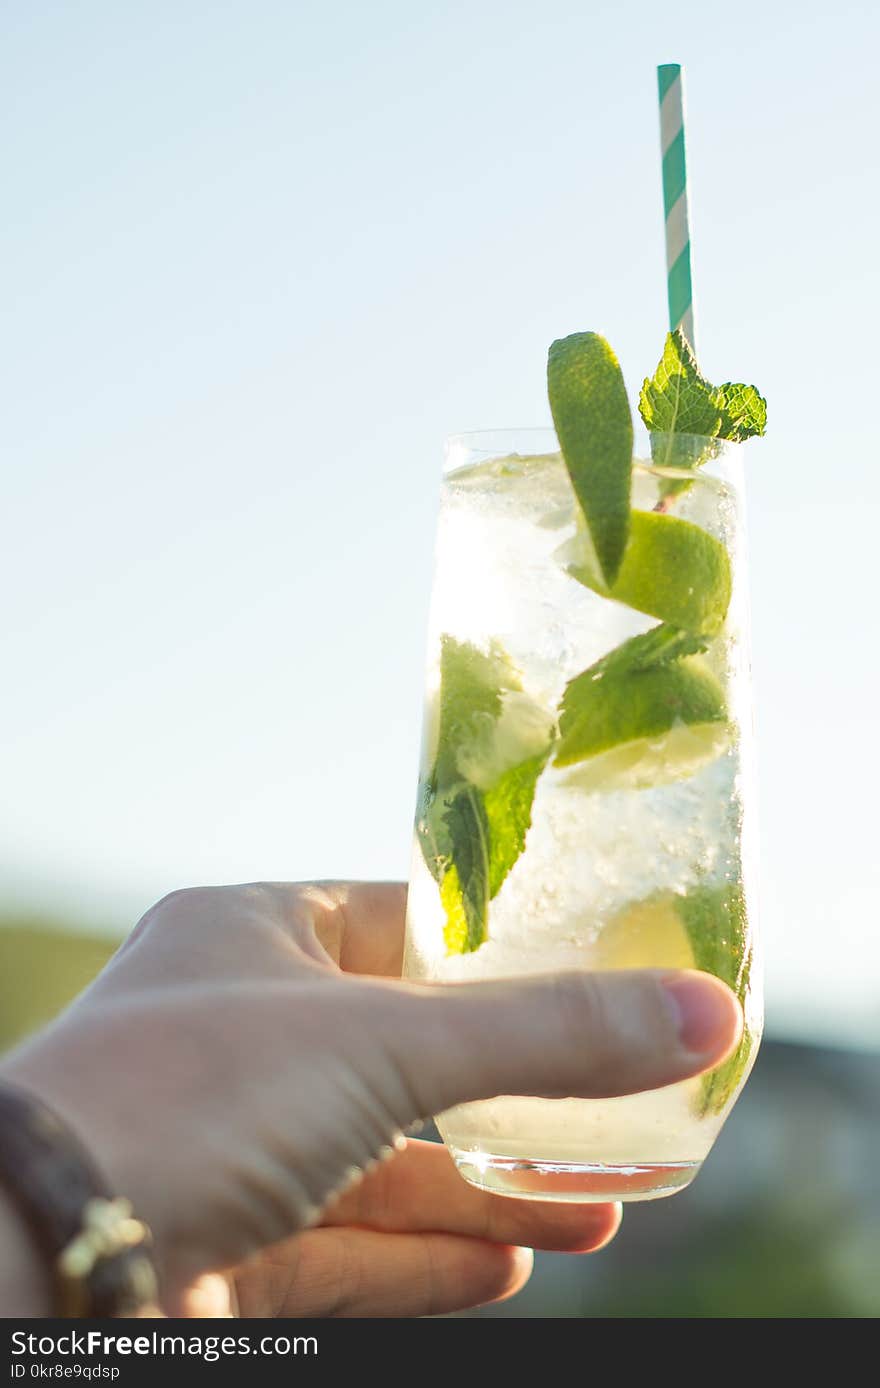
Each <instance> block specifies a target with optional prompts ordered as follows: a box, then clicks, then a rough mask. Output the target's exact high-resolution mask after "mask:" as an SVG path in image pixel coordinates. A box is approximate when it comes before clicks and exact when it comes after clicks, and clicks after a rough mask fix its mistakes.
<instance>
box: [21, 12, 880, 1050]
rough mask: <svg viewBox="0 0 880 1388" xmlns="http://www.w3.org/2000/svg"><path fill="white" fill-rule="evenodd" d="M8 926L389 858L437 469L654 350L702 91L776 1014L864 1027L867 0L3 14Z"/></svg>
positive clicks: (872, 1004)
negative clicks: (661, 112)
mask: <svg viewBox="0 0 880 1388" xmlns="http://www.w3.org/2000/svg"><path fill="white" fill-rule="evenodd" d="M2 27H3V31H4V32H3V43H2V50H3V56H2V59H0V67H2V81H0V102H2V107H3V111H2V126H3V129H4V131H5V143H6V150H5V157H4V170H5V174H4V181H5V193H6V207H7V215H6V217H5V218H4V220H3V226H2V228H0V251H2V264H3V266H4V275H5V284H4V299H5V301H6V330H5V332H4V334H3V347H2V354H3V361H2V371H3V380H4V382H5V385H6V392H5V394H6V402H5V408H4V412H3V415H4V419H3V424H2V432H3V436H4V439H3V442H4V449H3V452H4V457H5V459H6V463H5V466H4V479H5V496H6V501H5V506H4V512H5V524H4V543H3V546H2V557H0V565H2V569H3V573H2V593H3V601H4V607H5V609H6V610H5V615H4V628H5V630H6V633H7V634H6V637H5V641H4V647H5V657H6V660H5V669H6V678H5V680H4V685H3V693H2V696H0V698H2V718H3V730H4V738H3V743H4V758H3V760H4V763H5V766H4V772H3V784H4V795H3V796H2V807H0V814H2V824H0V843H2V847H0V900H2V901H5V902H6V903H7V904H8V905H15V906H25V907H32V908H34V909H43V908H46V909H51V910H60V911H63V912H64V913H65V914H66V915H67V916H69V917H70V918H71V919H74V920H80V921H83V922H87V923H94V924H97V925H100V926H102V927H110V926H114V925H115V926H117V927H126V926H128V925H129V924H131V923H133V921H134V919H135V918H136V917H137V915H138V914H139V913H140V912H141V911H142V910H143V909H144V908H145V907H146V906H147V905H148V904H149V903H150V902H151V900H153V899H154V898H155V897H156V896H157V895H159V894H161V893H163V892H165V891H167V890H169V889H170V888H172V887H174V886H178V885H181V884H185V883H190V882H197V881H240V880H250V879H253V878H259V877H276V878H298V877H310V876H317V875H332V876H346V875H356V876H375V875H393V876H397V875H404V874H405V872H406V868H407V862H408V853H409V831H410V823H411V814H412V805H413V798H414V789H415V785H414V782H415V772H416V759H417V750H418V738H419V718H420V697H421V684H422V662H423V650H424V631H425V621H426V615H427V603H428V597H429V590H430V578H431V550H432V542H433V530H434V519H435V508H436V500H437V484H438V479H439V470H440V463H441V443H442V439H443V437H444V436H445V435H447V434H450V433H454V432H459V431H461V430H464V429H472V428H480V427H499V426H519V425H528V424H534V425H542V424H546V423H548V422H549V416H548V409H547V403H546V397H545V391H544V360H545V354H546V349H547V345H548V343H549V342H550V340H551V339H552V338H553V337H556V336H560V335H562V334H565V333H567V332H570V331H575V330H578V329H584V328H594V329H597V330H599V331H601V332H603V333H605V334H606V335H607V336H608V337H609V338H610V340H611V341H612V343H613V344H614V346H615V348H616V350H617V351H618V354H619V356H620V358H621V361H622V363H623V366H624V370H625V372H626V374H627V378H628V382H629V384H630V387H631V389H634V388H637V386H638V384H639V381H640V379H641V376H642V375H643V374H644V373H645V372H646V371H647V370H648V369H649V368H650V367H652V366H653V364H654V362H655V360H656V358H657V356H658V353H659V348H660V344H661V341H662V334H663V331H664V328H665V300H664V269H663V240H662V215H661V202H660V182H659V155H658V133H657V111H656V94H655V75H654V69H655V66H656V64H657V63H660V62H669V61H681V62H683V63H684V64H685V68H686V83H687V96H688V150H689V164H690V183H691V202H692V213H693V237H694V273H695V286H696V300H697V333H698V342H699V346H700V355H701V359H702V362H703V365H704V368H705V370H706V373H707V374H708V375H709V376H710V377H716V378H718V379H730V378H734V379H736V378H740V379H746V380H754V381H756V382H757V383H758V384H759V385H760V386H761V388H762V389H763V391H764V393H765V394H766V395H767V396H768V398H769V401H770V434H769V437H768V438H767V440H766V441H764V442H763V443H761V444H760V445H758V446H757V447H755V448H754V449H753V451H752V454H751V459H750V483H751V486H750V492H749V519H750V548H751V558H752V568H751V577H752V593H753V607H754V654H755V674H756V687H757V695H758V734H759V759H760V764H759V770H760V815H761V825H762V846H763V888H764V892H763V895H764V922H763V923H764V933H765V939H766V946H767V962H768V993H769V1002H770V1009H771V1019H772V1020H773V1022H774V1023H775V1025H776V1029H777V1030H787V1031H789V1032H793V1033H799V1034H805V1033H809V1032H813V1031H817V1032H822V1033H823V1034H828V1035H832V1036H839V1037H841V1038H846V1037H853V1036H855V1037H860V1038H862V1039H866V1038H871V1037H873V1039H875V1040H877V1039H878V1038H880V1009H878V1004H877V1001H876V998H877V994H878V985H880V946H878V943H877V941H878V931H877V921H878V903H880V880H878V879H880V866H878V864H880V854H878V852H877V848H876V832H875V827H874V826H875V823H876V818H877V814H876V789H875V786H876V780H877V760H878V758H877V752H876V733H875V722H876V708H877V702H878V698H877V696H878V687H880V678H878V663H880V657H878V645H877V641H876V636H875V632H876V622H877V619H876V604H875V600H874V594H875V592H876V587H877V584H876V578H875V573H876V547H877V536H878V533H880V530H878V522H880V482H878V460H877V428H876V425H875V423H874V421H873V420H872V418H871V409H872V407H873V404H874V400H875V398H876V386H875V378H876V372H877V351H878V349H877V345H876V321H877V312H878V301H880V294H878V290H880V269H878V258H877V228H878V221H880V215H878V214H880V193H878V185H880V179H878V171H877V166H876V152H875V141H876V131H877V128H878V117H880V93H878V87H877V82H876V65H875V56H876V53H877V51H878V47H880V23H878V17H877V10H876V8H875V7H874V6H871V5H868V4H867V3H861V4H855V3H852V2H851V0H850V2H849V3H847V0H843V3H840V4H837V5H836V6H834V7H833V9H831V8H829V7H828V6H827V5H819V4H810V3H806V4H805V3H800V4H797V5H795V4H789V3H785V2H784V0H783V3H777V4H774V5H773V6H768V5H766V3H762V4H756V3H752V0H746V3H743V4H740V5H739V6H738V7H737V9H736V13H735V16H734V15H732V14H731V13H730V12H729V11H724V12H722V11H719V10H718V9H717V7H714V8H713V7H707V6H705V5H702V4H696V3H682V4H675V3H671V4H665V5H663V6H648V5H645V4H620V5H618V6H615V7H611V6H601V7H600V6H585V5H583V4H576V3H574V0H548V2H547V3H544V4H542V5H541V6H536V5H534V4H528V5H527V4H522V3H517V0H507V2H506V3H495V0H471V3H466V4H465V3H462V4H455V3H453V4H443V5H423V6H413V5H412V4H410V3H398V0H376V3H373V4H371V5H369V6H364V5H359V4H353V3H340V4H334V5H329V4H328V5H318V4H316V3H314V4H296V5H291V4H286V3H280V0H277V2H273V0H251V2H250V3H248V4H245V3H243V0H229V3H225V4H216V3H214V4H203V3H188V4H186V5H184V6H180V5H177V4H170V3H168V2H167V0H154V3H153V4H151V5H150V6H148V7H147V6H120V5H114V4H110V3H72V4H69V3H65V4H60V3H43V4H40V5H38V6H26V5H22V6H17V7H14V8H10V7H7V10H6V13H5V17H4V20H3V25H2Z"/></svg>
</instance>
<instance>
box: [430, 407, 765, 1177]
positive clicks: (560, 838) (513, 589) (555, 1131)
mask: <svg viewBox="0 0 880 1388" xmlns="http://www.w3.org/2000/svg"><path fill="white" fill-rule="evenodd" d="M651 445H652V446H653V453H652V451H651ZM651 445H649V442H648V440H647V438H645V439H644V441H640V442H639V443H637V449H636V452H637V458H638V457H640V458H642V459H648V460H650V459H652V458H653V459H654V460H656V459H658V458H662V459H663V460H664V461H668V460H669V459H673V460H674V461H677V462H678V463H679V464H681V462H682V461H683V460H684V461H688V460H689V459H690V458H692V457H694V456H697V455H699V454H700V453H701V452H702V453H705V452H706V449H707V441H706V440H688V439H682V438H680V437H676V438H674V439H673V438H668V439H665V440H664V439H663V438H661V437H660V436H657V435H654V436H653V439H652V440H651ZM708 451H709V452H710V453H711V454H712V456H711V457H710V458H709V460H708V461H707V462H705V463H704V465H703V466H702V467H700V468H699V470H697V471H694V470H690V469H688V468H687V467H683V466H679V467H677V468H676V467H668V466H663V467H660V466H657V465H656V464H655V463H653V462H651V461H636V462H635V463H634V467H633V486H632V508H633V511H634V512H637V511H641V512H644V513H654V514H655V515H661V514H666V515H670V516H676V517H678V518H679V519H680V520H684V521H687V522H690V523H691V527H693V526H697V527H700V529H701V531H703V532H705V533H708V535H709V536H712V537H714V539H715V540H716V541H720V543H721V544H722V545H723V546H724V548H725V550H726V552H727V556H728V558H729V561H730V569H729V573H730V579H731V580H732V585H731V587H730V588H729V590H725V599H726V592H727V591H729V592H730V602H729V606H728V607H727V612H726V617H725V619H724V623H723V626H722V627H721V628H720V630H719V631H718V632H717V634H715V635H712V636H711V639H707V638H704V639H703V641H702V642H696V643H694V644H695V646H696V647H697V650H696V651H695V652H694V651H693V650H692V649H691V648H690V647H688V648H686V649H685V651H684V656H685V660H686V661H687V662H690V668H692V669H694V670H696V669H697V667H699V670H700V671H701V672H703V673H701V674H700V675H699V676H698V678H699V679H701V680H708V681H710V682H711V685H712V688H714V689H719V687H720V689H721V690H723V694H724V702H725V704H726V709H725V713H724V717H723V720H721V721H719V720H718V719H715V721H714V722H711V723H709V722H704V723H700V724H699V725H698V726H695V725H693V723H690V722H689V721H688V719H687V718H684V719H683V720H678V721H677V722H676V724H675V726H674V727H673V728H672V729H671V730H669V731H668V732H667V733H665V734H663V735H662V736H653V737H651V736H648V737H645V738H642V739H638V738H633V739H631V740H630V741H629V742H628V744H627V745H626V747H625V748H624V749H623V750H622V751H621V749H620V748H617V749H615V748H613V747H612V748H611V751H610V753H609V752H606V754H605V755H604V756H601V755H595V756H591V757H590V758H589V759H587V760H585V761H583V762H582V763H581V764H580V765H579V766H576V767H572V766H564V767H562V766H558V765H555V764H554V755H555V754H554V753H551V755H550V757H549V760H548V761H547V763H546V765H544V767H543V770H542V771H541V773H540V775H539V777H538V780H537V785H536V789H535V792H534V800H533V803H532V806H531V823H530V826H529V827H528V829H527V833H526V835H525V841H524V846H523V847H522V851H521V852H520V853H519V856H518V857H517V858H516V860H515V861H514V862H513V864H512V866H509V870H508V871H507V875H506V876H505V877H504V879H503V881H502V883H501V885H500V888H499V887H498V886H497V884H496V885H495V887H494V891H493V889H492V888H491V887H490V888H488V889H487V899H488V894H489V893H490V892H491V893H492V895H491V900H488V912H487V916H486V927H485V939H484V940H483V942H482V943H480V942H479V941H477V947H475V948H474V947H470V948H465V950H464V951H463V952H459V949H460V946H461V938H462V937H461V934H460V933H459V935H458V936H457V937H456V935H455V929H454V928H453V926H452V925H451V921H452V916H451V915H450V904H449V900H448V899H446V897H445V894H444V882H447V878H446V875H445V873H446V872H448V869H449V862H450V861H451V860H450V859H448V858H446V859H444V858H443V847H444V846H443V844H441V845H440V848H439V849H437V850H436V851H434V850H435V848H436V845H435V844H434V843H433V841H432V840H431V837H430V834H431V822H430V820H431V815H432V814H434V815H435V819H434V821H433V823H434V824H435V825H436V822H437V821H436V814H437V810H438V808H439V807H438V806H437V805H436V804H432V796H433V793H434V792H433V790H432V786H436V775H435V773H436V768H437V767H438V766H439V758H440V757H444V758H445V759H446V762H447V764H449V763H450V759H452V762H454V763H455V770H454V772H453V773H449V772H448V771H447V775H446V781H447V782H448V781H449V780H450V775H452V776H458V775H461V776H464V777H465V778H467V779H468V781H474V782H476V783H478V784H479V786H481V787H482V790H481V792H480V793H481V794H482V793H483V792H485V793H486V794H487V795H488V794H490V793H491V791H490V790H489V789H488V787H489V786H490V785H491V783H493V780H494V782H496V783H497V779H498V777H499V776H500V775H501V774H503V773H504V770H505V769H506V767H508V766H509V764H510V762H511V760H513V761H515V760H516V759H517V758H519V759H520V760H522V757H523V755H524V754H525V755H528V752H529V748H530V742H529V740H530V738H531V739H532V742H531V751H532V752H534V749H535V747H537V746H538V745H539V743H540V739H541V737H542V736H544V734H545V733H546V731H547V729H548V728H549V729H553V727H554V725H556V719H557V711H558V709H559V705H560V700H561V699H562V696H563V692H564V691H565V688H566V685H567V684H568V682H569V681H571V680H572V679H574V677H576V676H577V675H579V674H581V673H582V672H584V671H586V670H587V669H588V668H589V667H591V666H593V665H594V664H595V663H596V662H597V661H598V660H600V659H601V658H602V657H604V656H607V655H608V653H609V652H611V651H612V650H615V651H616V650H617V648H619V647H620V646H621V644H622V643H624V642H626V641H628V640H630V639H631V638H633V637H635V636H637V635H639V633H644V632H647V631H649V630H650V629H652V628H654V627H656V626H657V625H658V618H657V616H656V615H654V616H651V615H647V614H646V613H644V612H642V611H640V610H636V608H635V607H633V606H630V605H627V604H626V603H624V602H622V601H617V600H615V599H613V598H611V597H608V596H605V595H602V593H600V592H599V591H595V590H594V588H592V587H590V586H587V585H586V584H585V583H584V582H582V581H578V579H577V578H576V577H573V576H572V572H571V569H572V567H574V568H576V567H577V564H576V560H577V555H578V553H579V551H578V545H581V544H582V543H583V526H582V524H581V525H580V526H579V524H578V518H579V511H578V507H577V502H576V499H575V496H574V492H573V490H572V487H571V483H570V481H569V477H568V473H567V471H566V468H565V466H564V463H563V461H562V458H561V455H560V452H559V445H558V442H557V440H556V436H555V434H554V433H553V431H552V430H531V429H530V430H519V431H499V432H495V433H490V434H466V435H460V436H458V437H455V438H453V439H451V440H450V441H449V442H448V444H447V450H446V459H447V464H446V468H445V471H444V478H443V487H442V497H441V507H440V519H439V534H438V544H437V553H436V569H435V581H434V592H433V600H432V607H431V618H430V629H429V644H428V676H427V702H426V712H425V718H424V732H423V752H422V766H421V780H420V793H419V805H418V810H417V817H416V835H415V844H414V851H413V864H412V874H411V879H410V890H409V900H408V910H407V947H406V959H405V966H404V971H405V973H406V975H407V976H408V977H411V978H416V979H423V980H425V979H427V980H439V981H452V980H472V979H485V978H500V977H505V976H510V975H516V974H525V973H539V972H546V971H548V970H555V969H566V968H581V969H614V968H641V967H652V968H700V969H706V970H708V971H710V972H712V973H715V974H717V975H718V976H719V977H721V978H723V979H724V981H725V982H726V983H728V984H730V985H731V986H732V987H733V988H734V989H735V991H736V992H737V994H738V996H739V997H740V999H741V1001H742V1003H743V1008H744V1012H745V1019H746V1024H745V1031H744V1035H743V1040H742V1043H741V1046H740V1048H739V1050H738V1051H737V1052H736V1054H735V1055H734V1056H733V1057H731V1059H729V1060H728V1061H726V1062H725V1063H724V1064H723V1065H722V1066H720V1067H718V1069H716V1070H715V1071H713V1072H712V1073H711V1074H710V1075H708V1076H700V1077H698V1078H695V1079H692V1080H687V1081H685V1082H683V1083H679V1084H675V1085H670V1086H667V1087H665V1088H663V1089H657V1090H652V1091H649V1092H646V1093H642V1094H637V1095H631V1096H626V1097H622V1098H611V1099H574V1098H572V1099H541V1098H522V1097H515V1096H502V1097H499V1098H497V1099H491V1100H486V1101H481V1102H479V1103H472V1104H466V1105H462V1106H460V1107H458V1108H455V1109H452V1110H450V1111H449V1112H447V1113H444V1114H442V1115H440V1117H439V1118H438V1120H437V1122H438V1127H439V1129H440V1132H441V1135H442V1136H443V1138H444V1140H445V1142H446V1144H447V1146H448V1147H449V1149H450V1151H451V1152H452V1155H453V1157H454V1159H455V1162H456V1164H457V1166H458V1168H459V1170H460V1171H461V1173H462V1175H463V1176H465V1178H466V1179H467V1180H469V1181H471V1182H472V1183H474V1184H475V1185H478V1186H481V1187H483V1188H485V1189H490V1190H496V1191H502V1192H504V1193H506V1194H509V1195H522V1196H528V1197H530V1198H532V1199H534V1198H546V1199H556V1200H572V1201H589V1200H609V1199H624V1200H645V1199H652V1198H655V1197H657V1196H661V1195H668V1194H672V1193H673V1192H675V1191H677V1190H680V1189H682V1188H683V1187H684V1186H686V1185H688V1184H689V1182H690V1181H691V1180H692V1179H693V1178H694V1176H695V1175H696V1173H697V1172H698V1171H699V1169H700V1166H701V1164H702V1162H703V1160H704V1158H705V1157H706V1155H707V1153H708V1151H709V1149H710V1148H711V1146H712V1144H713V1142H714V1140H715V1138H716V1137H717V1135H718V1132H719V1131H720V1129H721V1126H722V1124H723V1122H724V1120H725V1118H726V1117H727V1114H728V1113H729V1112H730V1109H731V1108H732V1106H733V1103H734V1101H735V1099H736V1096H737V1094H738V1093H739V1091H740V1089H741V1087H742V1085H743V1084H744V1082H745V1079H746V1077H747V1075H748V1072H749V1069H750V1068H751V1065H752V1062H753V1060H754V1056H755V1053H756V1051H757V1047H758V1043H759V1039H760V1032H761V1023H762V1010H761V993H760V982H759V970H758V966H757V963H756V958H755V928H754V892H755V855H754V852H753V845H754V838H755V834H754V825H753V814H754V807H753V798H754V797H753V789H752V774H751V764H752V733H751V703H750V672H749V652H748V601H747V593H746V588H745V554H744V531H743V515H742V466H741V457H740V456H739V455H740V454H741V451H742V446H741V445H740V446H738V445H731V444H713V445H711V447H710V449H709V450H708ZM640 524H643V526H644V527H649V526H651V525H653V524H654V522H652V521H648V520H645V521H643V522H640ZM635 525H636V522H633V527H635ZM633 527H631V534H634V533H635V529H634V528H633ZM666 529H667V530H668V529H669V527H668V526H667V527H666ZM678 533H681V528H679V532H678ZM697 538H698V539H701V537H697ZM705 543H706V544H708V545H710V546H711V545H712V542H711V541H706V542H705ZM712 551H713V553H717V551H718V546H717V545H716V546H712ZM721 558H722V560H723V555H722V556H721ZM669 562H672V563H673V565H674V556H673V557H672V558H671V559H670V560H669ZM725 572H727V566H726V563H725ZM643 578H644V580H645V582H647V583H648V586H649V587H650V586H651V583H655V584H656V583H661V584H662V583H666V582H667V581H671V582H673V584H674V582H675V575H674V574H672V575H670V574H669V573H660V572H658V573H657V574H643ZM707 582H710V580H708V579H707ZM679 586H680V585H679ZM687 591H688V593H690V594H692V593H693V591H694V590H693V587H691V588H689V589H688V590H687ZM680 597H681V595H680V594H679V598H680ZM683 600H684V601H685V603H687V600H688V599H687V594H686V595H685V598H684V599H683ZM650 601H651V599H649V603H650ZM664 601H665V600H664ZM722 610H723V608H722ZM661 615H662V614H661ZM688 616H690V612H689V611H688ZM716 625H717V624H716ZM701 644H702V646H703V647H704V649H703V650H700V649H699V646H700V645H701ZM628 649H629V648H628ZM444 652H445V656H444ZM450 652H452V653H453V654H454V653H458V655H459V656H461V654H462V652H464V653H465V655H466V658H467V659H469V660H471V661H473V660H476V661H477V662H480V661H482V664H481V667H480V668H482V669H483V670H484V671H485V670H487V669H493V668H494V669H501V668H503V669H505V670H508V669H511V668H513V667H515V670H516V675H515V677H513V678H511V679H502V681H501V683H502V684H505V683H506V684H507V687H506V688H503V689H501V692H500V696H499V699H498V700H497V703H498V705H499V707H500V710H501V711H500V712H499V709H498V707H496V708H495V709H494V711H493V710H492V709H489V708H488V707H487V708H486V709H483V710H482V711H480V710H478V711H476V712H474V711H473V710H472V711H471V714H468V713H467V710H465V712H464V714H463V715H462V716H461V717H458V721H457V722H456V718H453V717H451V715H449V714H448V713H447V714H446V715H444V714H443V712H442V710H443V707H444V704H443V702H442V700H441V691H440V684H441V681H440V669H441V661H442V660H443V659H444V658H445V659H447V661H448V660H449V659H450ZM476 652H479V653H480V655H477V654H476ZM483 657H485V659H483ZM493 662H494V664H493ZM499 662H500V663H499ZM444 668H445V669H449V668H451V666H449V665H447V666H445V667H444ZM444 678H446V679H447V680H448V679H450V678H451V677H450V676H449V675H448V674H447V675H446V676H444ZM517 684H518V685H519V686H520V688H516V685H517ZM646 687H647V686H645V685H642V686H640V688H646ZM453 694H454V691H453ZM451 697H452V694H449V692H448V691H447V693H446V694H444V695H443V698H446V699H447V705H445V706H446V707H447V708H451V707H452V704H451V703H450V702H449V699H451ZM720 697H721V696H720V693H719V699H720ZM630 706H631V704H630ZM458 712H459V714H461V708H459V710H458ZM616 716H618V715H617V714H615V717H616ZM443 717H445V718H446V722H445V723H444V724H443V725H442V726H443V729H444V731H442V732H441V731H439V729H440V727H441V721H442V718H443ZM481 719H482V721H483V724H484V726H483V727H482V730H481V731H480V729H479V728H478V726H477V725H478V723H479V721H480V720H481ZM475 730H476V733H478V734H479V735H478V736H476V742H475V740H474V739H475V735H476V733H475ZM459 734H460V741H459V743H458V745H455V739H456V737H457V736H459ZM550 735H551V736H552V735H553V734H552V732H551V734H550ZM438 739H439V741H438ZM480 739H482V741H481V740H480ZM444 740H445V741H444ZM558 746H559V743H558V741H557V743H556V744H555V747H556V748H557V749H558ZM475 747H476V748H477V749H478V750H476V751H475ZM480 747H482V749H483V751H482V752H479V748H480ZM513 747H516V748H517V749H518V750H515V751H511V748H513ZM432 775H433V776H434V777H435V779H434V781H432V779H431V778H432ZM450 795H451V792H450ZM448 803H449V800H448V798H447V807H448ZM447 823H448V821H447ZM475 832H476V831H475ZM446 847H447V849H448V844H447V845H446ZM471 849H472V851H473V852H475V853H476V852H479V851H481V850H480V845H479V844H477V843H472V844H471ZM447 885H448V883H447ZM459 924H460V922H459ZM450 932H451V934H450ZM450 939H451V940H452V945H453V948H452V950H451V951H450V948H449V941H450ZM473 943H474V942H473V941H471V945H473ZM486 1044H491V1037H489V1036H487V1038H486Z"/></svg>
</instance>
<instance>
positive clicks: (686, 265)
mask: <svg viewBox="0 0 880 1388" xmlns="http://www.w3.org/2000/svg"><path fill="white" fill-rule="evenodd" d="M657 90H658V94H659V97H660V149H661V152H662V155H663V212H664V215H665V217H666V290H667V294H668V296H669V328H670V331H671V332H674V331H675V329H676V328H681V330H682V332H683V333H684V335H685V337H686V338H687V340H688V342H689V343H690V345H691V347H692V348H694V350H695V351H696V345H695V343H694V294H693V287H692V285H691V233H690V222H689V220H688V198H687V168H686V165H685V155H684V102H683V99H682V74H681V66H680V64H678V63H664V64H663V65H662V66H661V67H658V69H657Z"/></svg>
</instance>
